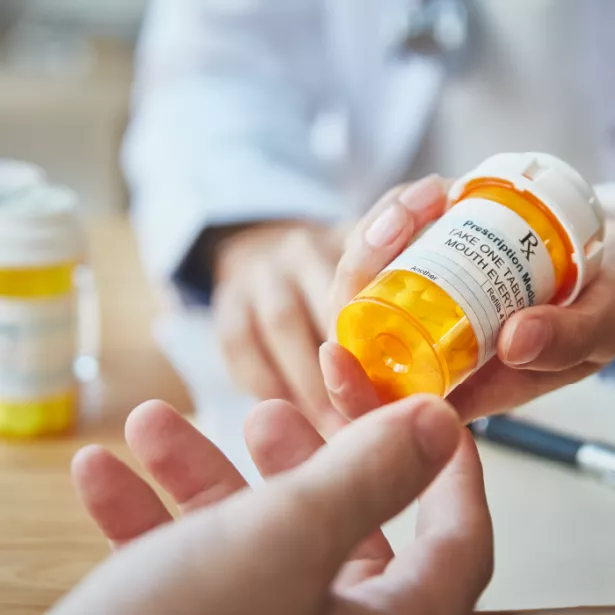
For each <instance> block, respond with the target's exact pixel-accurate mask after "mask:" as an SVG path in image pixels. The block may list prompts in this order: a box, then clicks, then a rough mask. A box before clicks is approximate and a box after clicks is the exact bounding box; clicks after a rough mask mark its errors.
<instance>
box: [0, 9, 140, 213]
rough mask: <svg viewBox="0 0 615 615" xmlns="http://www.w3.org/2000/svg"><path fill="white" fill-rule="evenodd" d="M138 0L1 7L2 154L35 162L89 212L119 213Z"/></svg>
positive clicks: (124, 198)
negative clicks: (75, 195)
mask: <svg viewBox="0 0 615 615" xmlns="http://www.w3.org/2000/svg"><path fill="white" fill-rule="evenodd" d="M145 4H146V0H85V1H84V0H0V93H1V94H0V157H10V158H17V159H22V160H28V161H30V162H34V163H37V164H39V165H41V166H42V167H44V168H45V169H47V170H48V172H49V175H50V177H52V178H53V179H54V180H55V181H59V182H61V183H65V184H67V185H69V186H71V187H73V188H74V189H75V190H76V191H77V192H78V193H79V194H80V196H81V197H82V200H83V202H84V204H86V206H87V210H88V211H92V212H108V211H112V210H118V209H122V208H124V207H126V204H127V195H126V190H125V188H124V183H123V181H122V177H121V173H120V169H119V163H118V147H119V144H120V142H121V137H122V133H123V130H124V127H125V123H126V119H127V113H128V104H129V91H130V83H131V77H132V49H133V46H134V42H135V38H136V36H137V33H138V29H139V24H140V21H141V16H142V12H143V9H144V6H145Z"/></svg>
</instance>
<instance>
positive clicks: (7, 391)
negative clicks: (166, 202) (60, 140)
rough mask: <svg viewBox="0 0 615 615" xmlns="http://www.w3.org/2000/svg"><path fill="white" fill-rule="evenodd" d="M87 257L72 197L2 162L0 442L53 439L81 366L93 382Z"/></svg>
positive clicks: (71, 406)
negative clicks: (84, 366) (0, 436)
mask: <svg viewBox="0 0 615 615" xmlns="http://www.w3.org/2000/svg"><path fill="white" fill-rule="evenodd" d="M85 257H86V241H85V236H84V231H83V227H82V224H81V221H80V218H79V215H78V208H77V200H76V197H75V195H74V194H73V193H72V192H71V191H69V190H67V189H65V188H62V187H58V186H54V185H51V184H49V183H48V182H47V181H46V178H45V175H44V173H43V172H42V171H41V170H40V169H38V168H36V167H33V166H30V165H27V164H24V163H18V162H14V161H7V160H0V435H2V436H5V437H14V438H31V437H38V436H43V435H51V434H58V433H63V432H66V431H68V430H70V429H71V428H72V427H73V425H74V424H75V421H76V419H77V406H78V402H77V399H78V386H77V382H78V377H77V376H80V375H82V374H80V373H79V370H80V369H81V370H82V366H83V363H84V361H85V363H86V365H89V373H87V374H83V375H85V376H87V377H92V376H94V375H95V371H96V370H95V367H94V364H97V339H98V337H97V335H98V334H97V330H98V323H97V311H96V307H94V306H95V303H96V302H95V301H93V296H92V293H93V292H94V289H93V287H92V276H91V273H90V272H89V269H88V267H87V265H86V263H85ZM84 281H85V284H84ZM85 329H87V335H86V339H85V340H84V330H85ZM93 340H96V342H93ZM84 344H85V345H84ZM86 346H87V347H86ZM82 371H83V370H82ZM86 371H87V370H86Z"/></svg>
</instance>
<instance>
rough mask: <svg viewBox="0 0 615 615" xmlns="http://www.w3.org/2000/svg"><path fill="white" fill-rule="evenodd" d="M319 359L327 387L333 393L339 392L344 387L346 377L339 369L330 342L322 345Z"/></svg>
mask: <svg viewBox="0 0 615 615" xmlns="http://www.w3.org/2000/svg"><path fill="white" fill-rule="evenodd" d="M318 357H319V359H320V368H321V370H322V377H323V380H324V381H325V387H327V389H328V390H329V391H332V392H333V393H335V392H337V391H339V390H340V389H341V388H342V386H343V385H344V377H343V374H342V372H341V371H340V370H339V369H338V365H337V362H336V361H335V356H334V354H333V350H332V346H331V343H330V342H325V343H324V344H322V345H321V347H320V348H319V350H318Z"/></svg>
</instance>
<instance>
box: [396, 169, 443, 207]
mask: <svg viewBox="0 0 615 615" xmlns="http://www.w3.org/2000/svg"><path fill="white" fill-rule="evenodd" d="M445 198H446V190H445V189H444V182H443V181H442V178H441V177H440V176H439V175H428V176H427V177H424V178H423V179H421V180H419V181H417V182H415V183H413V184H411V185H410V186H408V187H407V188H406V189H405V190H404V191H403V192H402V193H401V194H400V195H399V196H398V197H397V200H398V201H399V202H400V203H401V204H402V205H403V206H404V207H406V208H407V209H409V210H410V211H413V212H416V211H421V210H423V209H425V208H427V207H429V206H430V205H433V204H434V203H439V202H441V201H442V200H443V199H445Z"/></svg>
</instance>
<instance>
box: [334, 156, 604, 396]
mask: <svg viewBox="0 0 615 615" xmlns="http://www.w3.org/2000/svg"><path fill="white" fill-rule="evenodd" d="M603 243H604V213H603V211H602V207H601V205H600V203H599V202H598V200H597V198H596V195H595V194H594V191H593V190H592V188H591V186H590V185H589V184H587V183H586V182H585V181H584V179H583V178H582V177H581V176H580V175H579V174H578V173H577V172H576V171H575V170H574V169H572V168H571V167H570V166H569V165H567V164H566V163H564V162H563V161H561V160H559V159H557V158H555V157H553V156H550V155H547V154H533V153H527V154H500V155H497V156H493V157H491V158H489V159H487V160H486V161H485V162H483V163H482V164H480V165H479V166H478V167H477V168H476V169H475V170H474V171H472V172H470V173H469V174H468V175H466V176H465V177H462V178H461V179H460V180H458V181H457V182H456V183H455V184H454V185H453V187H452V189H451V191H450V194H449V209H448V210H447V212H446V213H445V214H444V215H443V216H442V217H441V218H440V219H439V220H437V221H436V222H435V223H434V224H433V225H432V226H431V227H429V228H428V229H427V230H426V231H425V232H424V233H423V234H422V235H421V236H420V237H419V238H418V239H417V240H416V241H415V242H413V243H412V244H411V245H410V246H409V247H408V248H407V249H406V250H405V251H404V252H403V253H402V254H401V255H400V256H399V257H397V258H396V259H395V260H394V261H393V262H392V263H391V264H390V265H389V266H388V267H387V268H386V269H385V270H384V271H383V272H382V273H381V274H380V275H379V276H378V277H377V278H376V279H375V280H374V281H373V282H372V283H371V284H369V285H368V286H367V287H366V288H365V289H364V290H363V291H361V292H360V293H359V294H358V295H357V297H355V299H354V300H353V301H352V302H351V303H349V304H348V305H347V306H346V307H345V308H344V309H343V310H342V312H341V313H340V315H339V318H338V322H337V334H338V340H339V342H340V343H341V344H342V345H343V346H345V347H346V348H348V349H349V350H350V351H351V352H352V353H353V354H354V355H355V356H356V357H357V358H358V360H359V361H360V362H361V364H362V365H363V367H364V369H365V370H366V372H367V374H368V376H369V377H370V379H371V380H372V382H373V383H374V385H375V386H376V388H377V389H378V391H379V393H380V395H381V396H382V398H383V400H384V401H392V400H395V399H399V398H401V397H405V396H408V395H412V394H414V393H418V392H426V393H434V394H437V395H440V396H443V397H444V396H446V395H448V393H450V391H452V390H453V389H454V388H455V387H456V386H457V385H459V384H461V383H462V382H463V381H464V380H466V379H467V378H468V377H469V376H470V375H472V374H473V373H474V372H475V371H476V370H477V369H479V368H480V367H481V366H483V365H484V364H485V363H486V362H487V361H488V360H489V359H491V358H492V357H493V356H494V355H495V354H496V351H497V341H498V336H499V333H500V331H501V329H502V327H503V326H504V324H505V323H506V322H507V321H508V320H509V319H510V317H511V316H512V315H513V314H515V313H516V312H518V311H519V310H522V309H525V308H527V307H531V306H535V305H541V304H545V303H554V304H558V305H569V304H570V303H572V302H573V301H574V300H575V299H576V298H577V297H578V295H579V293H580V292H581V290H582V289H583V288H584V287H585V286H586V285H587V284H588V283H589V282H591V280H592V279H593V278H594V277H595V276H596V275H597V273H598V271H599V269H600V266H601V263H602V255H603Z"/></svg>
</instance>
